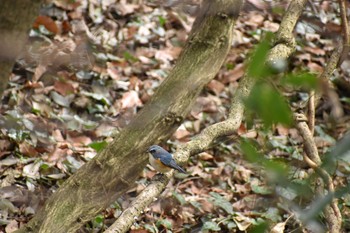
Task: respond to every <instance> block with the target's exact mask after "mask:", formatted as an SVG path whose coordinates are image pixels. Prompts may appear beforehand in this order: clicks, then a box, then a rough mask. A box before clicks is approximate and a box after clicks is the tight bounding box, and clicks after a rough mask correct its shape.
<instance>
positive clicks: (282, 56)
mask: <svg viewBox="0 0 350 233" xmlns="http://www.w3.org/2000/svg"><path fill="white" fill-rule="evenodd" d="M306 2H307V0H294V1H291V3H290V5H289V7H288V10H287V11H286V13H285V15H284V17H283V20H282V22H281V26H280V28H279V30H278V33H277V36H276V42H275V46H274V47H273V48H272V49H271V50H270V52H269V55H268V58H267V60H268V62H272V63H273V62H278V61H280V60H287V59H288V58H289V56H290V55H291V54H292V53H293V52H294V49H295V42H294V38H293V34H292V32H293V30H294V27H295V25H296V23H297V21H298V19H299V17H300V15H301V13H302V11H303V9H304V6H305V3H306ZM254 83H255V80H254V79H253V78H250V77H247V76H244V77H243V80H242V81H241V82H240V86H239V88H238V90H237V91H236V93H235V95H234V96H233V98H232V101H231V108H230V113H229V116H228V119H227V120H225V121H222V122H219V123H216V124H214V125H211V126H209V127H207V128H206V129H204V130H203V131H202V132H201V133H200V134H199V135H198V136H197V137H195V138H194V139H193V140H191V141H190V142H188V143H187V144H185V145H183V146H182V147H181V148H179V149H178V150H177V152H176V153H175V154H174V156H175V158H177V160H178V161H180V162H182V163H185V162H186V161H187V160H188V159H189V157H190V156H191V155H193V154H196V153H199V152H202V151H204V150H206V149H208V148H209V147H210V145H211V143H212V142H213V141H214V140H215V139H217V138H218V137H220V136H225V135H230V134H233V133H234V132H235V131H236V130H237V129H238V127H239V126H240V124H241V122H242V119H243V113H244V103H243V99H244V98H246V97H248V95H249V93H250V91H251V89H252V87H253V85H254ZM172 176H173V171H171V172H169V173H167V174H164V175H159V176H156V177H155V178H154V179H153V180H152V182H151V184H150V185H148V186H147V187H146V188H145V189H144V190H143V191H142V192H141V193H140V194H139V196H138V197H136V199H135V200H134V202H133V203H132V204H131V205H130V207H128V208H127V209H126V210H124V212H123V213H122V214H121V216H120V217H119V218H118V219H117V220H116V222H114V223H113V225H112V226H111V227H110V228H109V229H107V231H106V233H112V232H118V233H122V232H126V231H127V230H128V229H129V227H130V226H131V225H132V223H133V222H134V219H135V217H137V216H139V215H140V214H141V212H142V211H143V210H144V209H145V208H146V207H147V206H148V205H149V204H151V203H152V202H153V201H154V199H156V198H157V197H158V196H159V195H160V194H161V193H162V192H163V190H164V189H165V187H166V185H167V184H168V182H169V180H170V179H171V177H172Z"/></svg>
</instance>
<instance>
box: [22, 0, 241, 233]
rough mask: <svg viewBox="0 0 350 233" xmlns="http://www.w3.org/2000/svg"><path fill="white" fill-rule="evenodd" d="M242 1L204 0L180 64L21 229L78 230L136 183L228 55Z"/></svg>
mask: <svg viewBox="0 0 350 233" xmlns="http://www.w3.org/2000/svg"><path fill="white" fill-rule="evenodd" d="M242 2H243V0H206V1H204V3H203V6H202V9H201V12H200V14H199V15H198V17H197V19H196V21H195V23H194V25H193V28H192V31H191V33H190V35H189V38H188V40H187V44H186V45H185V47H184V49H183V52H182V54H181V55H180V57H179V59H178V61H177V63H176V66H175V67H174V69H173V70H172V71H171V73H170V74H169V76H168V77H167V78H166V79H165V80H164V81H163V83H162V84H161V85H160V87H159V88H158V90H157V91H156V93H155V94H154V96H153V97H152V100H151V101H150V102H149V103H148V104H147V105H146V106H145V107H144V108H143V109H142V110H141V111H140V112H139V113H138V115H137V116H136V117H135V119H133V120H132V122H131V123H130V124H129V125H128V126H127V127H126V128H125V129H124V130H123V131H121V132H120V133H119V134H118V135H117V136H116V137H115V139H114V140H113V142H111V143H110V144H109V145H108V146H107V147H106V148H105V149H104V150H103V151H102V152H100V153H99V154H98V155H97V156H96V157H95V158H94V159H93V160H92V161H90V162H88V163H87V164H85V165H84V166H83V167H82V168H81V169H79V170H78V171H77V172H76V173H75V174H74V175H73V176H71V177H70V178H69V179H68V180H67V181H65V182H64V184H63V185H62V186H61V187H60V188H59V189H58V191H57V192H56V193H54V194H53V195H52V197H51V198H50V199H49V200H48V201H47V203H46V205H45V207H43V208H42V209H41V210H40V211H39V212H38V213H37V214H36V215H35V216H34V218H33V219H32V220H31V221H30V222H29V223H28V224H27V225H26V226H25V227H24V228H22V229H20V230H19V231H18V232H35V233H37V232H55V233H60V232H62V233H67V232H76V231H77V230H78V229H79V228H80V227H81V226H82V225H83V223H85V222H86V221H89V220H91V219H92V218H93V217H95V216H96V215H97V214H98V213H99V212H101V211H102V210H103V209H105V208H106V207H108V206H109V205H110V204H111V203H112V202H114V201H115V200H116V199H117V198H118V197H119V196H120V195H121V194H123V193H124V192H125V191H127V190H128V189H130V188H131V187H132V186H134V183H135V180H136V179H137V178H138V176H139V174H140V172H141V171H142V169H143V168H144V166H145V165H146V163H147V158H148V155H147V154H146V153H145V151H146V149H147V148H148V147H149V146H150V145H151V144H155V143H159V142H160V141H164V140H165V139H167V138H169V137H170V136H171V135H172V133H173V132H174V131H175V130H176V129H177V127H178V126H179V125H180V124H181V123H182V121H183V119H184V118H185V117H186V115H187V114H188V112H189V111H190V109H191V107H192V105H193V103H194V102H195V100H196V97H197V96H198V94H199V93H200V92H201V90H202V88H203V87H204V85H206V84H207V83H208V82H209V81H210V80H211V79H212V78H214V76H215V74H216V73H217V72H218V70H219V69H220V67H221V65H222V64H223V62H224V61H225V58H226V55H227V53H228V51H229V50H230V47H231V42H232V29H233V25H234V23H235V20H236V19H237V17H238V15H239V12H240V9H241V6H242Z"/></svg>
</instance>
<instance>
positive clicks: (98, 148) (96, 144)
mask: <svg viewBox="0 0 350 233" xmlns="http://www.w3.org/2000/svg"><path fill="white" fill-rule="evenodd" d="M107 145H108V143H107V142H106V141H99V142H92V143H90V144H89V145H88V146H89V147H91V148H92V149H94V150H95V151H96V152H100V151H101V150H102V149H103V148H105V147H106V146H107Z"/></svg>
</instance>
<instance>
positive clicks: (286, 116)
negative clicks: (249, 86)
mask: <svg viewBox="0 0 350 233" xmlns="http://www.w3.org/2000/svg"><path fill="white" fill-rule="evenodd" d="M245 104H246V107H247V109H248V110H249V111H250V112H251V113H255V114H256V115H257V116H258V117H260V118H261V119H262V120H263V122H264V124H265V126H266V127H270V126H271V125H272V124H276V123H281V124H283V125H291V124H292V122H293V118H292V111H291V110H290V108H289V105H288V103H287V102H286V100H285V99H284V97H283V96H282V95H281V94H280V93H279V92H278V91H277V90H276V89H274V88H273V87H272V86H271V85H269V84H267V83H264V82H259V83H257V84H256V85H255V86H254V88H253V90H252V91H251V93H250V95H249V97H248V99H247V100H246V102H245Z"/></svg>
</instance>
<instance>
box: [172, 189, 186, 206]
mask: <svg viewBox="0 0 350 233" xmlns="http://www.w3.org/2000/svg"><path fill="white" fill-rule="evenodd" d="M173 196H174V197H175V198H176V200H178V202H179V203H180V204H181V205H184V204H186V200H185V198H184V197H183V196H182V195H181V194H180V193H178V192H176V191H173Z"/></svg>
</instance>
